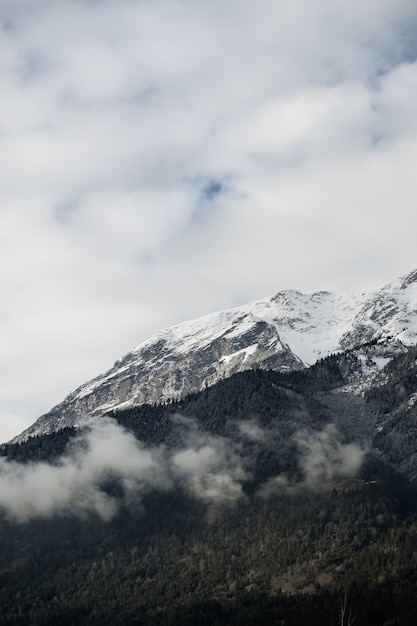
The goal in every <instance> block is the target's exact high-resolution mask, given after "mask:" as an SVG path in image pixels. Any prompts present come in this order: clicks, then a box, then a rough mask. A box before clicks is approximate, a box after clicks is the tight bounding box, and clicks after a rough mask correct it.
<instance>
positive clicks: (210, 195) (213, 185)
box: [202, 180, 224, 202]
mask: <svg viewBox="0 0 417 626" xmlns="http://www.w3.org/2000/svg"><path fill="white" fill-rule="evenodd" d="M223 191H224V188H223V184H222V183H221V182H220V181H218V180H211V181H210V182H208V183H207V185H205V187H203V190H202V195H203V198H204V199H205V200H208V201H209V202H213V200H215V198H216V197H217V196H218V195H219V194H221V193H222V192H223Z"/></svg>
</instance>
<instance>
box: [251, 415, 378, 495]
mask: <svg viewBox="0 0 417 626" xmlns="http://www.w3.org/2000/svg"><path fill="white" fill-rule="evenodd" d="M294 439H295V442H296V444H297V447H298V451H299V457H298V460H299V466H300V470H301V473H302V476H303V478H302V480H301V481H298V482H294V481H290V480H289V479H288V477H287V476H286V475H284V474H280V475H278V476H274V477H272V478H270V479H269V480H268V481H267V482H266V483H265V484H264V485H263V486H262V487H261V488H260V489H259V491H258V494H259V495H260V496H262V497H268V496H270V495H271V494H273V493H277V492H278V493H279V492H287V491H294V490H298V489H317V488H318V487H321V486H323V485H329V484H332V483H334V482H335V481H337V480H340V479H342V478H347V477H353V476H355V475H356V474H357V473H358V471H359V469H360V467H361V465H362V462H363V459H364V456H365V454H366V450H365V449H364V448H362V447H361V446H359V445H357V444H356V443H342V442H341V441H340V434H339V432H338V430H337V428H336V426H335V425H334V424H328V425H327V426H325V428H323V430H321V431H318V432H312V431H307V430H299V431H298V432H297V433H296V435H295V437H294Z"/></svg>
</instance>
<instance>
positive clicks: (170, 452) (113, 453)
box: [0, 415, 365, 522]
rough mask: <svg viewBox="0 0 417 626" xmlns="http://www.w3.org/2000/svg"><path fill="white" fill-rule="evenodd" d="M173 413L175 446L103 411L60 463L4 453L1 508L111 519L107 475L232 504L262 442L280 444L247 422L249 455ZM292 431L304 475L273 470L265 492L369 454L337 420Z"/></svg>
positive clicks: (327, 476)
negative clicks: (148, 443) (146, 440)
mask: <svg viewBox="0 0 417 626" xmlns="http://www.w3.org/2000/svg"><path fill="white" fill-rule="evenodd" d="M173 419H174V422H175V423H176V425H177V428H178V435H179V438H180V443H178V444H177V445H176V446H174V447H172V448H169V447H165V446H160V447H158V448H155V447H144V446H143V445H142V444H141V442H139V441H137V440H136V439H135V437H134V436H133V435H132V434H131V433H129V432H127V431H126V430H124V429H123V428H122V427H121V426H119V425H118V424H117V423H115V422H114V421H111V420H106V419H104V418H102V419H101V420H99V421H97V422H96V423H95V424H94V426H93V427H92V428H90V429H89V430H87V431H86V432H83V433H81V434H80V435H78V437H76V438H75V440H73V441H72V443H71V447H70V449H69V450H68V452H67V453H66V454H65V455H63V456H62V457H61V458H60V459H59V460H58V462H57V463H56V464H55V465H49V464H47V463H30V464H27V465H22V464H20V463H17V462H13V461H10V462H9V461H7V460H6V459H0V510H2V511H4V513H5V514H6V515H7V516H8V517H9V518H10V519H12V520H16V521H18V522H26V521H28V520H30V519H33V518H36V517H50V516H53V515H57V514H60V515H62V514H72V515H85V514H87V513H92V512H93V513H95V514H97V515H99V516H100V517H101V518H102V519H103V520H104V521H106V520H109V519H111V517H112V516H113V515H114V514H115V512H116V511H117V507H118V501H117V500H116V498H114V497H112V496H110V495H109V494H108V493H107V492H106V490H105V486H106V484H108V482H109V480H116V481H117V482H118V484H120V486H121V487H122V491H123V494H124V498H125V501H126V502H129V501H131V500H132V499H138V498H141V496H143V494H145V493H146V492H148V491H149V490H151V489H157V490H160V491H167V490H172V489H178V488H181V489H183V490H185V491H186V492H188V493H189V494H190V495H191V496H193V497H195V498H197V499H199V500H201V501H202V502H204V503H205V504H207V505H215V506H216V505H219V504H221V505H223V504H231V503H233V502H235V501H236V500H239V499H241V498H244V497H245V494H244V489H243V487H244V485H245V483H248V482H250V481H251V479H252V478H253V477H252V474H251V471H250V468H251V467H253V463H254V461H255V459H254V458H253V455H256V454H258V453H262V450H263V449H264V448H263V446H262V444H266V445H267V446H274V445H276V444H275V443H274V435H273V434H272V432H271V431H267V430H264V429H261V428H260V427H259V426H258V425H257V424H256V423H255V422H251V421H247V422H242V423H240V424H239V430H240V432H241V434H243V436H244V437H245V438H249V439H251V440H253V441H256V442H257V443H259V444H261V445H260V447H259V448H256V450H255V449H253V450H252V451H251V453H250V454H251V455H252V456H248V455H246V456H245V455H244V454H242V446H241V445H240V443H239V438H237V439H231V438H226V437H221V436H214V435H210V434H209V433H207V432H205V431H203V430H202V429H201V428H200V426H199V424H198V422H197V421H195V420H192V419H190V418H185V417H183V416H181V415H177V416H175V417H174V418H173ZM294 438H295V441H296V443H297V446H298V449H299V458H298V462H299V465H300V468H301V471H302V473H303V479H302V480H301V481H297V482H294V481H290V480H289V479H288V478H287V476H285V475H279V476H275V477H272V478H270V479H269V480H268V481H267V482H266V483H265V484H264V485H262V486H261V487H260V488H259V489H258V495H259V496H261V497H268V496H270V495H271V494H274V493H281V492H283V493H287V492H294V491H298V490H300V489H317V488H322V487H323V486H328V485H329V484H332V483H334V482H335V481H337V480H340V479H342V478H347V477H353V476H355V475H356V474H357V472H358V470H359V469H360V466H361V464H362V461H363V457H364V455H365V451H364V450H363V449H362V448H361V447H359V446H358V445H356V444H354V443H350V444H344V443H341V441H340V435H339V433H338V431H337V429H336V427H335V426H334V425H328V426H326V428H324V429H323V430H322V431H320V432H311V431H306V430H303V431H299V432H297V433H296V434H295V436H294Z"/></svg>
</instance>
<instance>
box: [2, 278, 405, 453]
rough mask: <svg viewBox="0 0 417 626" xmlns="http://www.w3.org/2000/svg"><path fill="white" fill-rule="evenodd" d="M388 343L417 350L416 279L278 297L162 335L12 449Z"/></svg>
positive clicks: (63, 405) (76, 394) (87, 387)
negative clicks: (252, 373)
mask: <svg viewBox="0 0 417 626" xmlns="http://www.w3.org/2000/svg"><path fill="white" fill-rule="evenodd" d="M390 338H396V340H397V342H398V340H400V341H401V342H402V343H403V344H404V345H406V346H407V345H412V344H413V343H416V342H417V272H413V273H411V274H409V275H407V276H405V277H402V278H400V279H398V280H396V281H392V282H391V283H388V284H387V285H385V286H384V287H382V289H380V290H379V291H375V292H371V293H356V294H355V293H347V294H343V295H338V294H335V293H332V292H328V291H316V292H313V293H310V294H303V293H301V292H300V291H296V290H285V291H280V292H278V293H276V294H275V295H273V296H271V297H268V298H264V299H262V300H258V301H255V302H252V303H250V304H247V305H243V306H240V307H235V308H233V309H229V310H225V311H219V312H216V313H211V314H208V315H205V316H203V317H200V318H197V319H194V320H191V321H188V322H183V323H181V324H177V325H175V326H172V327H170V328H167V329H165V330H162V331H161V332H160V333H157V334H156V335H155V336H154V337H151V338H150V339H148V340H147V341H145V342H144V343H142V344H141V345H139V346H136V347H135V348H134V349H133V350H132V351H130V352H128V353H127V354H126V355H124V356H123V357H122V358H121V359H120V360H118V361H116V363H115V364H114V366H113V368H112V369H110V370H109V371H107V372H105V373H104V374H102V375H100V376H98V377H96V378H95V379H93V380H91V381H89V382H87V383H85V384H84V385H82V386H81V387H79V388H78V389H76V390H75V391H74V392H72V393H71V394H69V396H68V397H67V398H65V400H64V401H63V402H62V403H61V404H60V405H58V406H57V407H55V408H54V409H52V410H51V411H50V412H49V413H48V414H46V415H45V416H42V417H41V418H39V419H38V420H37V421H36V422H35V423H34V424H33V425H32V426H31V427H30V428H29V429H27V430H26V431H24V433H22V434H21V435H19V437H17V438H15V440H14V441H22V440H24V439H27V438H28V437H30V436H33V435H36V434H44V433H46V432H51V431H53V430H56V429H58V428H62V427H64V426H70V425H79V424H81V423H84V422H85V420H89V419H94V418H95V417H98V416H100V415H102V414H104V413H105V412H106V411H109V410H110V409H115V408H117V407H120V406H127V405H129V404H130V405H135V404H143V403H145V402H149V403H154V402H163V401H167V400H168V399H169V398H180V397H182V396H184V395H185V394H187V393H190V392H193V391H199V390H201V389H203V388H204V387H205V386H206V385H211V384H214V383H215V382H217V381H218V380H219V379H220V378H222V377H225V376H230V375H232V374H233V373H236V372H239V371H243V370H245V369H250V368H259V367H260V368H263V369H268V368H269V369H276V370H288V369H294V368H300V367H305V366H308V365H312V364H313V363H314V362H316V361H317V360H318V359H319V358H322V357H324V356H327V355H328V354H330V353H332V352H336V351H340V350H343V349H349V348H352V347H357V346H358V345H361V344H363V343H366V342H369V341H371V340H373V339H381V340H383V339H386V340H390ZM387 355H388V353H387ZM387 358H392V356H391V357H390V356H389V355H388V356H384V355H382V356H381V358H380V359H379V362H380V363H381V364H383V363H385V362H386V359H387ZM377 365H378V364H377V363H376V364H375V367H377Z"/></svg>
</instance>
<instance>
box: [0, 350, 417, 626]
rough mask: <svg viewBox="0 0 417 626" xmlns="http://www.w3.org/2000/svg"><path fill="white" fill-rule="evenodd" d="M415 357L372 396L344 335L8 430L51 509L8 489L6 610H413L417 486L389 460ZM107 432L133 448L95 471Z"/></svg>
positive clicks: (16, 464)
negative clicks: (326, 351)
mask: <svg viewBox="0 0 417 626" xmlns="http://www.w3.org/2000/svg"><path fill="white" fill-rule="evenodd" d="M415 356H416V354H415V352H414V351H410V352H409V353H408V354H407V355H404V356H401V357H397V359H396V360H395V362H394V361H393V362H392V363H391V365H390V366H389V368H387V369H386V370H385V371H384V373H383V374H381V376H380V377H379V378H378V380H377V381H376V383H375V385H374V387H372V388H368V389H367V391H366V393H364V394H362V395H360V396H358V394H356V395H355V396H354V395H352V394H353V392H352V390H351V386H352V384H353V382H354V380H355V372H356V371H357V369H358V367H359V366H360V363H359V362H358V357H357V356H356V355H355V354H354V353H353V352H350V353H346V354H345V355H337V356H332V357H329V358H327V359H324V360H323V361H320V362H319V363H317V365H316V366H314V367H313V368H310V369H309V370H305V371H302V372H293V373H288V374H282V373H281V374H278V373H274V372H265V371H252V372H250V371H249V372H244V373H241V374H238V375H235V376H233V377H231V378H228V379H225V380H223V381H220V382H219V383H218V384H217V385H215V386H213V387H210V388H208V389H206V390H205V391H203V392H202V393H199V394H192V395H190V396H188V397H187V398H185V399H184V400H182V401H180V402H169V403H167V404H164V405H160V406H149V405H144V406H142V407H136V408H132V409H129V410H125V411H118V412H117V413H113V414H111V415H109V416H108V417H107V418H106V419H105V420H104V424H105V425H106V426H105V427H103V428H104V429H103V430H102V431H100V430H97V431H94V429H91V428H90V429H88V430H87V431H86V432H79V431H76V430H74V429H64V430H63V431H60V432H56V433H53V434H51V435H50V436H45V437H38V438H33V439H30V440H28V441H27V442H26V443H21V444H14V445H12V444H9V445H8V446H5V447H4V448H3V450H2V454H3V456H4V458H3V460H2V466H1V467H2V474H3V476H6V477H7V478H8V480H9V482H10V484H12V486H13V485H20V486H22V485H23V486H24V487H27V484H29V485H30V486H31V489H32V493H33V494H34V498H35V496H36V494H37V493H38V492H37V489H38V485H36V480H35V481H33V479H32V482H30V483H27V482H25V481H27V480H29V478H27V476H32V477H35V478H36V477H37V476H42V477H43V478H42V479H43V480H45V481H46V482H48V481H49V483H48V484H50V488H49V492H48V493H45V492H44V491H42V490H39V495H38V496H37V497H38V498H39V499H42V498H43V499H45V500H47V504H45V505H44V506H43V508H34V506H32V508H29V507H28V506H27V503H26V504H25V502H23V501H22V502H20V501H18V499H17V496H16V498H15V499H13V498H12V495H13V494H12V495H10V497H9V500H6V496H4V495H2V496H1V498H2V499H1V505H2V510H3V516H2V520H1V525H0V532H1V537H2V551H1V556H0V607H1V609H0V623H2V624H15V625H24V624H25V625H26V624H27V625H29V624H34V625H39V626H40V625H47V624H48V625H49V624H51V625H52V624H54V625H55V624H57V623H59V624H68V625H71V624H74V625H78V624H85V625H86V626H87V625H88V626H89V625H90V624H103V625H106V624H115V625H117V624H120V625H122V624H126V625H129V624H143V626H151V625H154V624H155V625H160V626H171V625H173V626H175V625H178V626H180V625H181V626H183V625H185V626H187V625H190V626H191V625H194V624H196V623H198V624H206V625H213V626H214V625H223V624H224V625H226V624H227V625H235V626H239V625H241V624H242V625H243V624H245V625H253V626H255V625H257V624H260V623H265V624H294V625H298V624H300V625H301V624H303V625H304V624H312V625H315V624H317V625H318V624H320V625H323V624H324V625H325V624H328V625H329V626H331V625H334V624H353V623H354V624H355V625H356V624H357V625H359V626H362V625H363V626H365V625H369V624H375V625H381V626H382V625H386V626H388V624H403V625H408V624H410V625H411V624H415V615H416V611H417V593H416V591H417V562H416V556H415V555H416V554H417V505H416V502H417V498H416V494H415V491H414V488H413V486H412V480H410V479H412V476H410V473H409V472H407V471H406V472H404V473H401V472H399V467H398V463H397V462H396V459H395V454H396V452H395V442H397V441H398V442H399V441H400V439H399V437H400V434H401V432H402V429H403V426H402V424H408V432H409V434H410V436H411V443H410V444H409V445H410V446H412V445H413V440H412V437H413V436H414V434H413V433H414V430H413V428H412V427H411V426H413V423H412V417H413V415H414V413H413V411H414V409H413V406H414V405H413V403H412V402H410V397H412V395H413V393H414V389H415V385H414V378H413V376H414V365H415ZM354 397H355V398H356V399H355V400H353V398H354ZM349 420H350V422H349ZM364 420H365V421H366V424H367V426H366V428H365V426H364ZM410 420H411V421H410ZM391 424H392V426H390V425H391ZM410 424H411V426H410ZM381 426H382V428H381ZM106 428H107V430H106ZM370 432H372V433H373V435H372V440H370V441H368V443H367V445H365V443H366V441H365V439H366V438H364V433H368V434H369V433H370ZM109 433H110V436H109ZM97 439H98V440H99V441H101V443H102V444H103V442H104V444H105V446H106V447H105V448H104V450H105V451H106V454H107V455H108V456H109V457H111V456H112V455H117V449H118V446H119V445H120V444H123V445H127V444H126V442H127V443H128V444H129V446H130V447H127V448H123V450H125V449H126V450H130V451H131V452H132V451H134V454H136V455H137V461H138V463H139V465H135V467H134V470H133V471H131V470H129V472H128V471H127V470H126V467H125V465H122V466H121V465H120V459H119V458H117V461H118V463H119V465H115V464H113V465H109V466H106V470H105V472H103V473H101V474H98V473H97V469H96V467H97V466H96V465H94V463H96V460H97V457H96V456H94V454H95V448H94V445H96V444H95V441H96V440H97ZM377 444H378V445H377ZM398 445H399V443H398ZM132 446H133V447H132ZM384 446H385V447H384ZM406 450H407V446H406ZM123 454H124V452H123ZM405 455H406V453H403V456H402V457H401V458H403V457H404V458H405ZM125 456H126V455H125ZM391 458H392V459H393V461H392V462H390V459H391ZM85 459H87V461H86V460H85ZM127 461H128V459H124V462H125V463H127ZM145 461H146V464H145ZM407 462H408V465H407V467H409V468H411V466H412V464H413V461H412V456H410V454H409V455H408V461H407ZM401 463H403V461H401ZM403 464H404V463H403ZM100 467H101V466H100ZM143 467H145V470H146V471H145V470H144V473H142V478H141V481H138V480H137V481H136V482H135V480H134V478H135V472H137V471H139V470H138V468H139V469H140V468H142V469H143ZM86 468H87V469H86ZM91 468H93V469H94V471H95V472H96V474H94V472H93V470H92V469H91ZM109 468H110V469H109ZM87 470H88V471H87ZM141 471H142V470H141ZM88 472H89V474H88ZM68 473H69V476H70V482H71V481H72V482H75V483H76V484H77V490H76V492H75V495H74V493H72V492H71V494H72V495H71V497H70V498H69V499H67V500H65V498H64V495H65V492H66V490H69V486H68V481H67V475H68ZM92 473H93V474H94V475H93V479H91V478H90V474H92ZM87 474H88V476H89V480H91V481H93V482H88V483H87V482H86V481H87V479H86V475H87ZM80 477H82V481H81V478H80ZM4 485H5V483H4ZM83 489H84V490H85V494H87V495H85V494H84V496H83ZM4 490H5V491H7V490H6V485H5V487H4ZM54 490H56V491H54ZM12 491H13V490H12ZM63 498H64V499H63ZM83 498H84V499H83ZM88 498H90V500H89V499H88ZM91 502H93V504H94V506H93V504H91ZM104 504H105V505H106V507H104ZM40 506H41V503H39V507H40ZM342 614H344V618H343V620H344V621H341V615H342Z"/></svg>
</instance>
